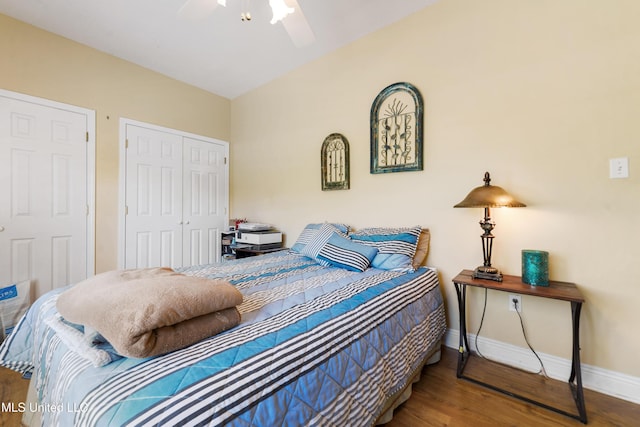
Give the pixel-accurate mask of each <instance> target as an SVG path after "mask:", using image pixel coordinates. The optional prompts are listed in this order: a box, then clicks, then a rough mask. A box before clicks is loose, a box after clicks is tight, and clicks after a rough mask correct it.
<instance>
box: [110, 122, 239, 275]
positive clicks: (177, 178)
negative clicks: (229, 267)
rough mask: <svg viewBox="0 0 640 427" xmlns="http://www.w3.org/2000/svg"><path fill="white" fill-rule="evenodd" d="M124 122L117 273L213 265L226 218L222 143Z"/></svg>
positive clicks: (225, 172) (226, 190)
mask: <svg viewBox="0 0 640 427" xmlns="http://www.w3.org/2000/svg"><path fill="white" fill-rule="evenodd" d="M125 123H126V124H125V125H124V133H125V137H126V141H127V144H126V146H127V148H126V150H125V153H124V159H123V161H124V163H125V164H126V167H125V175H124V176H123V177H122V179H123V181H124V185H123V187H124V193H125V196H124V197H125V212H126V215H125V216H124V220H123V222H124V230H123V231H122V234H121V236H123V238H124V244H123V247H124V254H122V255H121V257H120V259H121V265H122V264H123V268H145V267H159V266H164V267H172V268H177V267H182V266H191V265H198V264H207V263H212V262H216V261H218V260H219V259H220V258H219V257H220V233H221V231H222V230H223V229H224V225H225V224H226V223H227V221H228V212H227V206H228V202H229V192H228V187H229V183H228V181H229V177H228V165H227V162H226V157H227V156H228V150H229V148H228V144H226V143H224V142H215V140H209V139H207V138H205V137H202V139H199V138H198V137H197V136H196V135H193V134H184V133H181V132H179V131H173V130H171V129H165V128H160V127H157V126H153V125H148V126H145V124H144V123H139V122H135V123H128V122H125Z"/></svg>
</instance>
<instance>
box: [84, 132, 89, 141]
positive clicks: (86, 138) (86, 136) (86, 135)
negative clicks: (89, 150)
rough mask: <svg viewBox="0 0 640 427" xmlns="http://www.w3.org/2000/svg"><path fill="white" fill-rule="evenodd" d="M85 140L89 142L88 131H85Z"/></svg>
mask: <svg viewBox="0 0 640 427" xmlns="http://www.w3.org/2000/svg"><path fill="white" fill-rule="evenodd" d="M85 140H86V142H89V132H85Z"/></svg>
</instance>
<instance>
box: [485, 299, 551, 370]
mask: <svg viewBox="0 0 640 427" xmlns="http://www.w3.org/2000/svg"><path fill="white" fill-rule="evenodd" d="M511 302H512V303H513V305H514V307H515V309H516V313H518V317H519V318H520V326H521V327H522V335H523V336H524V341H525V342H526V343H527V346H528V347H529V350H531V352H532V353H533V354H534V355H535V356H536V358H537V359H538V362H539V363H540V370H539V371H538V372H530V371H527V370H526V369H522V368H517V367H514V368H515V369H519V370H521V371H524V372H527V373H534V374H542V375H543V376H544V377H545V378H549V376H548V375H547V371H546V370H545V368H544V363H542V359H540V356H538V353H536V351H535V350H534V349H533V347H532V346H531V344H530V343H529V339H528V338H527V333H526V331H525V329H524V320H523V319H522V315H521V314H520V310H519V309H518V300H517V299H516V298H514V299H513V300H512V301H511ZM486 312H487V288H484V304H483V307H482V317H481V318H480V325H479V326H478V331H477V332H476V337H475V339H474V343H475V347H476V353H477V354H478V356H479V357H481V358H483V359H486V360H488V361H490V362H494V363H500V362H497V361H494V360H491V359H489V358H488V357H485V356H484V355H483V354H482V353H481V352H480V347H478V337H479V336H480V331H481V330H482V325H483V324H484V315H485V313H486Z"/></svg>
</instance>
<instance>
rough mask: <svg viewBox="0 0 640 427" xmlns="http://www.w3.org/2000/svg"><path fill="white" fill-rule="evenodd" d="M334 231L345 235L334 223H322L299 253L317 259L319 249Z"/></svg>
mask: <svg viewBox="0 0 640 427" xmlns="http://www.w3.org/2000/svg"><path fill="white" fill-rule="evenodd" d="M334 233H335V234H341V235H343V236H344V237H346V234H344V233H342V232H341V231H340V230H339V229H338V228H337V227H335V226H334V225H332V224H329V223H325V224H322V225H321V226H320V228H319V229H318V230H317V231H316V232H315V233H314V234H313V236H312V237H311V240H309V242H307V244H306V246H305V247H304V248H302V249H301V250H300V253H301V254H302V255H305V256H308V257H309V258H313V259H316V260H317V258H318V254H319V253H320V250H321V249H322V247H323V246H324V245H325V244H326V243H327V241H328V240H329V238H330V237H331V235H332V234H334ZM320 264H323V265H327V264H326V263H322V262H321V263H320Z"/></svg>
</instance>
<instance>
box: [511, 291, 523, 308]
mask: <svg viewBox="0 0 640 427" xmlns="http://www.w3.org/2000/svg"><path fill="white" fill-rule="evenodd" d="M509 311H517V312H519V313H522V298H521V295H515V294H509Z"/></svg>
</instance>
